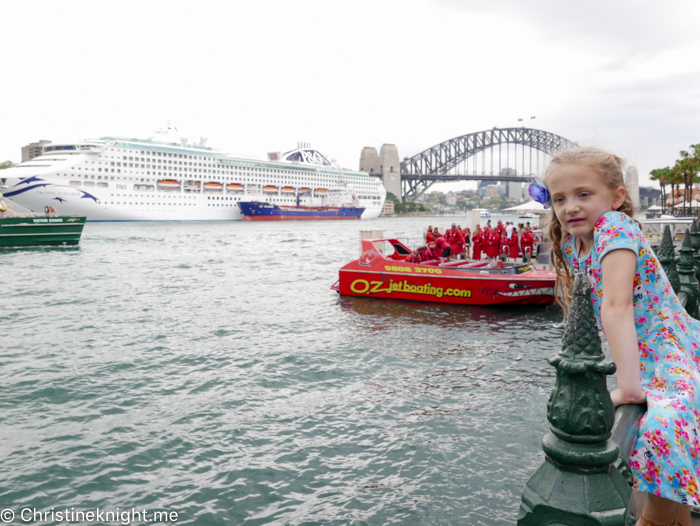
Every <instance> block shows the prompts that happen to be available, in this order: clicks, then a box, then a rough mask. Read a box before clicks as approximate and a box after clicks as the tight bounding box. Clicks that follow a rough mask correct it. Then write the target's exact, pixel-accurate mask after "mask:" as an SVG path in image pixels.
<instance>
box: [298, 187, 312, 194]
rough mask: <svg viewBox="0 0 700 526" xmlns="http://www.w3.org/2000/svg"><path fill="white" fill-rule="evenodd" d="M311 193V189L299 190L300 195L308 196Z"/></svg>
mask: <svg viewBox="0 0 700 526" xmlns="http://www.w3.org/2000/svg"><path fill="white" fill-rule="evenodd" d="M310 191H311V188H299V193H300V194H308V193H309V192H310Z"/></svg>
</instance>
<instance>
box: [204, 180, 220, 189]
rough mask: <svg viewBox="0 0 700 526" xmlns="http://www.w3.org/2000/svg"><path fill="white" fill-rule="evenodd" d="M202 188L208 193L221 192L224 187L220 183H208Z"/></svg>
mask: <svg viewBox="0 0 700 526" xmlns="http://www.w3.org/2000/svg"><path fill="white" fill-rule="evenodd" d="M203 187H204V190H205V191H206V190H208V191H214V192H220V191H221V190H223V188H224V185H223V184H221V183H217V182H216V181H209V182H206V183H204V185H203Z"/></svg>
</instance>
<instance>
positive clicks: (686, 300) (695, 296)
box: [678, 229, 700, 320]
mask: <svg viewBox="0 0 700 526" xmlns="http://www.w3.org/2000/svg"><path fill="white" fill-rule="evenodd" d="M694 252H695V251H694V250H693V249H692V247H691V246H690V232H689V231H688V229H686V231H685V235H684V236H683V246H681V257H680V259H679V260H678V277H679V278H680V282H681V290H680V292H678V299H679V300H681V303H683V305H684V306H685V310H686V312H687V313H688V314H690V316H692V317H693V318H695V319H696V320H697V319H700V284H698V279H697V278H696V277H695V264H694V263H695V262H694V260H693V254H694ZM683 296H685V297H683Z"/></svg>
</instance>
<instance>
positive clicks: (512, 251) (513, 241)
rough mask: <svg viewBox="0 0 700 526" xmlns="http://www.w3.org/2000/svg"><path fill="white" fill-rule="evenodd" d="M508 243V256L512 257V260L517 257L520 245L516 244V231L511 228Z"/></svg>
mask: <svg viewBox="0 0 700 526" xmlns="http://www.w3.org/2000/svg"><path fill="white" fill-rule="evenodd" d="M508 245H509V248H510V257H512V258H513V261H515V260H516V259H518V256H520V246H519V245H518V233H517V232H516V231H515V229H513V233H512V234H511V235H510V239H509V240H508Z"/></svg>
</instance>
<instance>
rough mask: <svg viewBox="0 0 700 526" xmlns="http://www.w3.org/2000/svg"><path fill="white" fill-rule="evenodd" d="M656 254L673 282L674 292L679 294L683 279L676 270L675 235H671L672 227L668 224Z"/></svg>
mask: <svg viewBox="0 0 700 526" xmlns="http://www.w3.org/2000/svg"><path fill="white" fill-rule="evenodd" d="M656 255H657V257H658V258H659V263H661V266H662V267H663V269H664V272H666V276H668V280H669V281H670V282H671V287H673V292H675V293H676V294H678V292H680V290H681V280H680V278H679V277H678V271H677V270H676V254H675V249H674V248H673V237H672V236H671V228H670V227H669V226H668V225H666V226H665V227H664V235H663V237H662V238H661V244H660V245H659V248H658V250H657V251H656Z"/></svg>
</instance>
